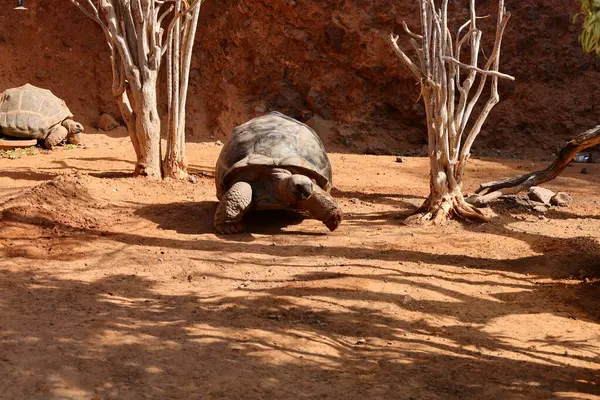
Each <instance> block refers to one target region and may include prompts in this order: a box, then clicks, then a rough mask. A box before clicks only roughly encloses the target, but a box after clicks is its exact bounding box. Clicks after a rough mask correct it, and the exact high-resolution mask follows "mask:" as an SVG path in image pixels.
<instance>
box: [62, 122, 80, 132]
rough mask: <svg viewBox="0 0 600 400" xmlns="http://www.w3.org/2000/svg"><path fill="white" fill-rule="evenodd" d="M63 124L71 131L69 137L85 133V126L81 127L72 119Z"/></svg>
mask: <svg viewBox="0 0 600 400" xmlns="http://www.w3.org/2000/svg"><path fill="white" fill-rule="evenodd" d="M62 124H63V126H64V127H65V128H67V130H68V131H69V136H72V135H77V134H80V133H81V132H83V125H81V124H80V123H79V122H75V121H73V120H72V119H65V120H64V121H63V123H62Z"/></svg>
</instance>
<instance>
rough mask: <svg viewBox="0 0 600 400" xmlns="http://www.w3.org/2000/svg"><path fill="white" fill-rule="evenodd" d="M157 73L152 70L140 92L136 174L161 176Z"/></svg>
mask: <svg viewBox="0 0 600 400" xmlns="http://www.w3.org/2000/svg"><path fill="white" fill-rule="evenodd" d="M156 78H157V73H155V72H152V73H151V74H150V79H149V80H147V81H146V82H144V84H143V85H142V90H141V92H140V93H139V94H138V96H136V97H137V104H138V112H137V117H136V121H135V131H136V138H137V141H138V144H139V151H140V154H139V156H138V160H137V164H136V166H135V174H136V175H142V176H149V177H161V176H162V172H161V154H160V153H161V152H160V118H159V116H158V108H157V101H156Z"/></svg>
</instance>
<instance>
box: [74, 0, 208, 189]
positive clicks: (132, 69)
mask: <svg viewBox="0 0 600 400" xmlns="http://www.w3.org/2000/svg"><path fill="white" fill-rule="evenodd" d="M70 1H71V2H72V3H73V4H75V5H76V6H77V7H78V8H79V9H80V10H81V11H83V12H84V13H85V14H86V15H87V16H88V17H90V18H92V19H93V20H94V21H96V22H97V23H98V24H99V25H100V27H101V28H102V31H103V32H104V35H105V37H106V42H107V44H108V47H109V49H110V51H111V65H112V71H113V87H112V92H113V95H114V96H115V98H116V101H117V104H118V105H119V109H120V111H121V114H122V115H123V120H124V121H125V123H126V125H127V131H128V132H129V136H130V137H131V143H132V145H133V148H134V150H135V153H136V157H137V163H136V167H135V174H136V175H143V176H148V177H153V178H161V177H162V176H163V172H162V160H161V158H162V155H161V148H160V133H161V132H160V117H159V114H158V110H157V108H158V107H157V102H158V101H157V100H158V99H157V80H158V72H159V70H160V65H161V59H162V56H163V55H164V53H165V52H166V51H167V47H168V46H169V43H171V42H172V40H171V38H172V37H173V36H172V34H173V32H174V29H175V35H174V37H175V38H177V40H178V41H179V38H180V37H181V34H182V33H181V27H180V18H182V17H185V18H186V20H189V16H188V14H189V13H191V12H194V13H196V12H197V11H198V10H199V7H200V4H201V0H195V2H194V1H191V2H188V0H186V1H182V0H176V4H177V5H178V8H177V9H176V10H174V7H173V6H172V5H171V3H172V1H164V0H97V1H93V0H85V2H84V0H70ZM82 3H84V4H85V5H82ZM192 3H193V5H191V6H189V5H188V4H192ZM182 4H185V5H186V6H187V9H185V10H182V9H181V5H182ZM194 15H195V18H196V19H195V20H194V21H195V22H197V15H196V14H194ZM168 16H171V18H170V21H171V22H170V24H169V26H168V28H167V29H165V27H164V26H163V21H164V20H165V18H167V17H168ZM195 27H196V25H195V24H194V30H195ZM189 52H190V53H191V46H189ZM178 53H179V50H178V49H177V55H176V57H178V56H179V54H178ZM177 71H178V72H179V71H181V69H180V67H179V63H177ZM170 72H171V71H169V73H170ZM187 73H189V67H188V70H187ZM186 79H187V76H186ZM185 82H186V85H185V90H187V80H186V81H185ZM177 86H178V87H179V84H178V83H177ZM180 96H181V95H180V94H178V95H177V98H176V99H175V101H179V100H180ZM184 99H185V97H184ZM170 105H171V104H170ZM183 106H185V100H184V103H183ZM175 108H176V111H175V113H174V114H173V115H174V116H175V118H174V120H173V121H174V122H175V124H176V125H175V127H176V128H175V131H176V132H177V131H178V129H177V128H178V126H182V125H183V124H182V123H181V121H180V116H182V117H183V118H185V114H181V112H180V108H179V106H177V105H176V107H175ZM169 113H170V114H171V113H172V110H171V109H169ZM182 140H183V141H184V140H185V139H180V142H179V143H180V146H179V148H181V141H182ZM183 146H185V144H183ZM183 148H184V149H185V147H183ZM184 153H185V151H184ZM177 154H179V153H177ZM182 159H183V158H182ZM182 165H184V164H183V163H182ZM184 171H185V168H184Z"/></svg>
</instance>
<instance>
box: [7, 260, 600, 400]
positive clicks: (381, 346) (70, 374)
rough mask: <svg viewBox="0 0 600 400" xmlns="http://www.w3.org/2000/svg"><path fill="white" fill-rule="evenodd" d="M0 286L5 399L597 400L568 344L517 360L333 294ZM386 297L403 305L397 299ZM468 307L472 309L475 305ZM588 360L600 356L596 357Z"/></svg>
mask: <svg viewBox="0 0 600 400" xmlns="http://www.w3.org/2000/svg"><path fill="white" fill-rule="evenodd" d="M0 278H1V279H0V288H1V289H2V293H3V302H2V304H3V306H2V307H0V320H2V321H4V322H3V324H2V326H0V337H1V338H2V341H0V354H1V359H0V374H2V376H3V377H4V379H3V380H2V382H0V388H2V390H3V392H2V393H3V396H6V397H7V398H58V397H61V396H62V397H63V398H81V397H82V395H83V394H85V397H90V398H91V397H94V396H98V397H101V398H122V399H134V398H165V397H168V398H181V399H184V398H207V399H213V398H273V399H301V398H325V397H327V398H339V394H340V393H345V394H344V398H347V399H350V400H354V399H356V400H359V399H360V400H362V399H364V398H372V399H390V398H394V399H409V398H447V399H462V398H498V397H501V398H513V397H525V398H549V397H554V396H556V395H558V393H571V394H572V396H573V397H572V398H577V397H579V395H586V394H587V395H597V394H599V393H600V391H599V387H600V386H599V385H600V381H599V377H598V375H597V374H596V373H595V371H594V370H592V369H588V368H582V367H576V366H573V365H570V364H569V363H566V362H562V361H559V360H565V361H569V360H570V359H571V357H570V356H568V355H564V354H559V353H557V352H556V350H548V349H546V347H547V346H546V345H551V344H552V343H553V342H552V341H554V342H556V341H560V342H561V343H564V342H565V341H564V340H561V338H552V339H551V340H549V342H548V343H539V342H536V343H535V345H536V346H534V347H530V348H523V347H519V346H515V345H512V344H510V342H508V341H506V340H505V338H504V337H502V336H499V335H494V334H491V333H489V332H487V331H486V330H485V326H478V325H471V326H460V325H449V326H436V325H432V324H430V323H429V322H427V321H425V320H406V319H405V318H402V315H397V314H391V313H389V312H388V313H386V312H383V311H382V310H381V309H380V308H378V307H377V306H376V304H378V303H376V304H375V305H374V307H370V308H365V307H360V306H356V305H353V304H354V298H355V296H363V298H364V299H367V300H368V299H370V294H369V291H366V290H355V291H340V289H339V288H336V287H330V286H329V283H328V282H327V281H324V282H322V286H321V287H320V288H319V289H318V292H313V291H312V289H310V288H298V287H293V286H282V287H278V288H274V289H261V288H258V289H254V290H244V291H242V292H241V293H239V294H237V295H236V296H224V297H214V296H211V295H202V296H199V295H196V294H192V293H188V294H183V293H182V294H164V293H162V292H161V291H160V290H159V289H158V285H157V282H154V281H151V280H148V279H146V278H143V277H139V276H136V275H118V274H116V275H110V276H107V277H103V278H98V279H94V280H89V281H82V280H75V279H59V278H57V277H54V276H52V275H48V274H41V273H35V272H13V271H9V270H0ZM213 284H214V280H212V279H210V280H207V281H202V283H197V284H195V285H192V286H191V287H190V289H193V290H194V291H195V292H200V293H202V292H205V291H209V288H210V286H211V285H213ZM287 285H293V282H291V281H290V282H288V283H287ZM299 296H302V297H299ZM382 296H383V300H384V301H387V302H389V303H390V304H397V303H398V300H399V299H398V296H397V295H394V294H382ZM320 299H325V300H326V301H328V302H330V303H331V304H332V305H333V306H334V307H329V308H325V307H324V306H323V305H322V303H320ZM345 300H351V301H350V302H347V301H345ZM464 300H465V303H464V306H465V307H467V308H469V309H470V308H471V305H470V302H471V301H472V300H474V299H470V298H465V299H464ZM416 306H419V304H417V305H415V307H416ZM411 307H412V306H411ZM359 338H366V340H364V339H363V341H360V340H358V339H359ZM567 345H568V346H569V348H570V349H573V348H580V346H582V345H583V344H581V343H567ZM484 349H485V350H486V352H487V353H489V354H482V352H481V350H484ZM584 349H585V351H587V352H588V353H590V354H591V357H592V358H593V355H594V354H595V355H596V356H598V348H597V347H594V346H590V345H585V346H584ZM584 360H585V358H584ZM596 360H597V358H596ZM592 362H593V361H592ZM465 371H468V373H465ZM563 398H568V397H563Z"/></svg>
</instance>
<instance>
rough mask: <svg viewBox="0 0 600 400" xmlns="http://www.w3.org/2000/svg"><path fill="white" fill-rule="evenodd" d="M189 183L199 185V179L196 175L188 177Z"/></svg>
mask: <svg viewBox="0 0 600 400" xmlns="http://www.w3.org/2000/svg"><path fill="white" fill-rule="evenodd" d="M188 181H190V182H191V183H198V178H196V177H195V176H194V175H190V176H188Z"/></svg>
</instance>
